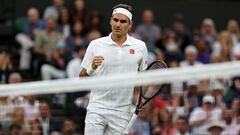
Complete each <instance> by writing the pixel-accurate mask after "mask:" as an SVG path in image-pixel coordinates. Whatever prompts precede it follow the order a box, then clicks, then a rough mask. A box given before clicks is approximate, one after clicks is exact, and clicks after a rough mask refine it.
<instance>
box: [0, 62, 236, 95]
mask: <svg viewBox="0 0 240 135" xmlns="http://www.w3.org/2000/svg"><path fill="white" fill-rule="evenodd" d="M163 70H164V71H163ZM163 70H156V71H149V72H139V73H137V74H136V73H121V74H114V75H109V76H101V77H85V78H72V79H61V80H51V81H39V82H29V83H22V84H13V85H0V96H10V95H29V94H47V93H58V92H74V91H83V90H89V89H93V88H105V87H119V86H133V85H134V86H137V85H146V84H152V83H160V82H172V81H186V80H191V79H196V80H201V79H206V78H212V79H214V78H218V77H232V76H237V75H240V62H237V61H235V62H227V63H220V64H209V65H202V66H194V67H186V68H172V69H163ZM93 84H94V85H93Z"/></svg>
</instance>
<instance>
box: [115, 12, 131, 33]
mask: <svg viewBox="0 0 240 135" xmlns="http://www.w3.org/2000/svg"><path fill="white" fill-rule="evenodd" d="M110 24H111V28H112V34H113V35H115V36H117V37H122V36H124V35H126V34H127V33H128V30H129V29H130V28H131V26H132V22H130V20H129V19H128V17H127V16H125V15H123V14H120V13H116V14H114V15H113V16H112V17H111V21H110Z"/></svg>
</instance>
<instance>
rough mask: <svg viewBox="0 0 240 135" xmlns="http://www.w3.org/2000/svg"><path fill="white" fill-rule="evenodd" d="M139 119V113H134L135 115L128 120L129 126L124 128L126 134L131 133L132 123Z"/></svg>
mask: <svg viewBox="0 0 240 135" xmlns="http://www.w3.org/2000/svg"><path fill="white" fill-rule="evenodd" d="M136 119H137V114H135V113H134V114H133V116H132V117H131V119H130V121H129V122H128V125H127V127H126V128H125V130H124V135H127V134H128V133H129V130H130V128H131V127H132V125H133V124H134V122H135V121H136Z"/></svg>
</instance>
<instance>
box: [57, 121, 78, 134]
mask: <svg viewBox="0 0 240 135" xmlns="http://www.w3.org/2000/svg"><path fill="white" fill-rule="evenodd" d="M75 132H76V124H75V122H74V121H73V120H71V119H65V120H64V122H63V128H62V134H61V135H73V134H74V133H75Z"/></svg>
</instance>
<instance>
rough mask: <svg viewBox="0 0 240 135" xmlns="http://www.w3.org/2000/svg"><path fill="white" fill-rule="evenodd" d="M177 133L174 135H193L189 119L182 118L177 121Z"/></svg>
mask: <svg viewBox="0 0 240 135" xmlns="http://www.w3.org/2000/svg"><path fill="white" fill-rule="evenodd" d="M176 128H177V131H176V133H175V134H174V135H193V134H192V133H191V129H190V125H189V123H188V119H187V117H184V116H180V117H179V118H178V119H177V121H176Z"/></svg>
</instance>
